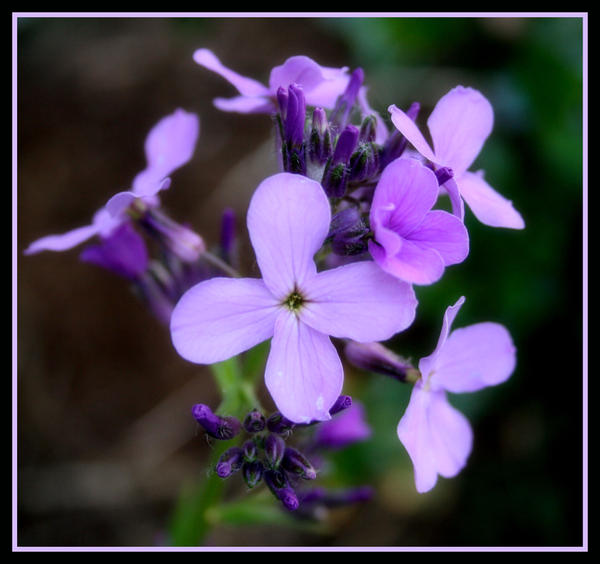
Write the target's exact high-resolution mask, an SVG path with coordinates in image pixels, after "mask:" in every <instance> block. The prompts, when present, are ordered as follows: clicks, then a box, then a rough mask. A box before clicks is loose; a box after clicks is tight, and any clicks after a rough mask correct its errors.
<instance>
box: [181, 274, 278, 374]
mask: <svg viewBox="0 0 600 564" xmlns="http://www.w3.org/2000/svg"><path fill="white" fill-rule="evenodd" d="M278 309H279V308H278V306H277V303H276V301H275V299H274V298H273V296H272V295H271V293H270V292H269V291H268V290H267V288H266V287H265V285H264V284H263V282H262V280H258V279H254V278H212V279H210V280H206V281H205V282H200V284H197V285H196V286H194V287H192V288H191V289H190V290H188V291H187V292H186V293H185V294H184V295H183V296H182V298H181V299H180V300H179V302H178V303H177V305H176V306H175V309H174V310H173V315H172V316H171V339H172V341H173V345H174V346H175V349H176V350H177V352H178V353H179V354H180V355H181V356H182V357H183V358H185V359H186V360H189V361H191V362H195V363H198V364H212V363H214V362H220V361H222V360H226V359H228V358H231V357H232V356H235V355H237V354H239V353H241V352H243V351H245V350H247V349H249V348H251V347H253V346H254V345H257V344H258V343H261V342H262V341H265V340H266V339H268V338H270V337H271V336H272V335H273V327H274V324H275V318H276V317H277V311H278Z"/></svg>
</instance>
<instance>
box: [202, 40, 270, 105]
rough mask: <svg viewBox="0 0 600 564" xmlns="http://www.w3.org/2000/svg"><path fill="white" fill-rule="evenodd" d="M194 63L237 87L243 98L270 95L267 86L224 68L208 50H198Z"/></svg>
mask: <svg viewBox="0 0 600 564" xmlns="http://www.w3.org/2000/svg"><path fill="white" fill-rule="evenodd" d="M194 61H196V62H197V63H198V64H199V65H202V66H203V67H205V68H207V69H208V70H211V71H213V72H216V73H217V74H219V75H221V76H222V77H223V78H224V79H225V80H227V81H228V82H230V83H231V84H232V85H233V86H235V88H237V90H238V91H239V93H240V94H242V95H243V96H252V97H255V96H268V95H269V89H268V88H267V87H266V86H264V85H263V84H261V83H260V82H258V81H257V80H254V79H253V78H247V77H245V76H242V75H241V74H238V73H237V72H235V71H232V70H231V69H228V68H227V67H225V66H223V65H222V64H221V61H219V59H218V58H217V57H216V55H215V54H214V53H213V52H212V51H209V50H208V49H198V50H197V51H196V52H195V53H194Z"/></svg>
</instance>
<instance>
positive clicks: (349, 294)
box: [300, 261, 417, 343]
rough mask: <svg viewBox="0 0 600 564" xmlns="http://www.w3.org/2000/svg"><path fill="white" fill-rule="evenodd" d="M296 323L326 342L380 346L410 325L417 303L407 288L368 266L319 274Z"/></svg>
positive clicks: (354, 265)
mask: <svg viewBox="0 0 600 564" xmlns="http://www.w3.org/2000/svg"><path fill="white" fill-rule="evenodd" d="M305 297H306V300H307V303H306V304H305V305H304V307H303V308H302V310H301V311H300V319H301V320H302V321H304V322H305V323H307V324H308V325H310V326H311V327H312V328H313V329H316V330H317V331H320V332H321V333H325V334H327V335H331V336H332V337H339V338H348V339H352V340H354V341H358V342H362V343H367V342H371V341H385V340H387V339H389V338H391V337H392V336H393V335H395V334H396V333H398V332H400V331H403V330H404V329H406V328H407V327H409V326H410V325H411V323H412V322H413V320H414V318H415V313H416V308H417V299H416V297H415V293H414V291H413V289H412V286H411V285H410V284H407V283H406V282H402V281H401V280H398V279H397V278H395V277H393V276H390V275H389V274H386V273H385V272H383V270H382V269H381V268H379V267H378V266H377V265H376V264H375V263H374V262H371V261H366V262H355V263H352V264H348V265H346V266H340V267H338V268H335V269H333V270H326V271H324V272H320V273H319V274H317V276H315V277H314V278H313V279H312V280H311V281H310V283H309V284H308V285H307V286H306V289H305Z"/></svg>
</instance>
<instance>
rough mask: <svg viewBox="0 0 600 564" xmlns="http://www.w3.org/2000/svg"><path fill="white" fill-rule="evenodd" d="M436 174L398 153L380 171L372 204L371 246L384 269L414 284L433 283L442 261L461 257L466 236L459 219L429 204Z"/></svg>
mask: <svg viewBox="0 0 600 564" xmlns="http://www.w3.org/2000/svg"><path fill="white" fill-rule="evenodd" d="M438 193H439V186H438V181H437V179H436V176H435V174H434V173H433V172H432V171H431V170H430V169H429V168H427V167H426V166H424V165H422V164H421V163H420V162H419V161H417V160H416V159H412V158H403V157H401V158H399V159H396V160H395V161H393V162H391V163H390V164H389V165H388V166H387V167H386V168H385V170H384V171H383V174H382V175H381V179H380V180H379V182H378V184H377V187H376V188H375V194H374V195H373V203H372V205H371V214H370V220H371V229H372V230H373V233H374V235H375V240H374V241H369V251H370V252H371V255H372V256H373V258H374V259H375V261H376V262H377V264H379V266H381V268H382V269H383V270H385V271H386V272H389V273H390V274H392V275H394V276H397V277H398V278H400V279H402V280H405V281H407V282H410V283H413V284H431V283H432V282H435V281H436V280H438V279H439V278H440V277H441V276H442V274H443V273H444V269H445V267H446V266H448V265H451V264H457V263H459V262H462V261H463V260H464V259H465V257H466V256H467V254H468V252H469V236H468V233H467V230H466V229H465V226H464V225H463V223H462V221H461V220H460V219H458V218H457V217H456V216H454V215H452V214H450V213H448V212H446V211H443V210H432V209H431V208H432V207H433V205H434V204H435V202H436V200H437V198H438Z"/></svg>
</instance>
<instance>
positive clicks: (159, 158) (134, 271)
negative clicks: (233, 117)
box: [25, 109, 210, 325]
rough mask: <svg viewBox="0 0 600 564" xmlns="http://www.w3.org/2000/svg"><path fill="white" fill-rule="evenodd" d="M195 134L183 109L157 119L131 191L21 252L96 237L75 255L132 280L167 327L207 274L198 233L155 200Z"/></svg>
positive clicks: (194, 120)
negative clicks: (87, 220) (152, 245)
mask: <svg viewBox="0 0 600 564" xmlns="http://www.w3.org/2000/svg"><path fill="white" fill-rule="evenodd" d="M198 132H199V120H198V117H197V116H196V115H195V114H192V113H189V112H186V111H184V110H181V109H178V110H176V111H175V112H174V113H172V114H171V115H168V116H166V117H164V118H163V119H161V120H160V121H159V122H158V123H157V124H156V125H155V126H154V127H153V128H152V129H151V131H150V132H149V134H148V136H147V138H146V142H145V154H146V168H145V169H144V170H142V171H141V172H140V173H138V174H137V175H136V176H135V178H134V179H133V182H132V187H131V190H127V191H122V192H119V193H117V194H115V195H114V196H112V197H111V198H110V199H109V200H108V201H107V203H106V205H104V206H103V207H102V208H100V210H98V211H97V212H96V213H95V214H94V217H93V220H92V223H91V225H87V226H84V227H79V228H76V229H73V230H71V231H68V232H66V233H62V234H59V235H48V236H45V237H42V238H41V239H38V240H37V241H34V242H33V243H31V244H30V245H29V247H28V248H27V249H26V250H25V254H28V255H31V254H36V253H39V252H41V251H66V250H69V249H72V248H74V247H76V246H78V245H80V244H81V243H84V242H86V241H88V240H89V239H91V238H93V237H96V238H97V239H98V242H96V243H93V244H89V245H88V246H86V247H85V248H84V250H83V251H82V253H81V255H80V259H81V260H82V261H84V262H89V263H92V264H96V265H98V266H100V267H102V268H105V269H107V270H109V271H111V272H113V273H115V274H117V275H118V276H121V277H123V278H125V279H127V280H129V281H130V282H132V283H133V284H134V286H135V288H136V290H137V293H138V294H139V295H140V296H141V297H142V298H143V299H144V300H145V301H146V303H147V304H148V307H149V308H150V309H151V311H152V312H153V313H154V314H155V315H156V316H157V317H158V319H160V320H161V321H162V322H163V323H165V324H167V325H168V323H169V320H170V317H171V312H172V310H173V307H174V305H175V303H176V302H177V300H178V299H179V297H180V296H181V295H182V294H183V292H184V291H185V290H187V289H188V288H189V287H190V286H192V285H193V284H195V283H196V282H198V281H199V280H201V279H203V278H206V277H207V276H208V275H210V270H209V269H207V267H206V266H202V265H200V264H199V263H198V259H199V258H200V257H201V256H202V255H203V253H204V251H205V250H206V249H205V244H204V241H203V239H202V237H200V235H198V234H197V233H195V232H194V231H192V230H191V229H189V228H188V227H186V226H184V225H181V224H179V223H177V222H175V221H173V219H171V218H170V217H169V216H168V215H167V214H166V213H165V211H164V210H163V209H162V208H161V205H160V200H159V193H160V192H161V191H163V190H166V189H167V188H169V186H170V184H171V179H170V178H169V176H170V175H171V174H172V173H173V172H174V171H175V170H177V169H178V168H180V167H181V166H183V165H185V164H186V163H187V162H188V161H189V160H190V159H191V158H192V156H193V153H194V148H195V146H196V141H197V138H198ZM136 228H137V229H136ZM142 233H143V234H145V235H146V236H148V237H149V239H151V240H153V241H157V242H158V244H159V248H160V254H159V256H158V257H157V258H153V257H151V256H150V252H149V250H148V245H147V242H146V240H145V238H144V237H143V236H142Z"/></svg>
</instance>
